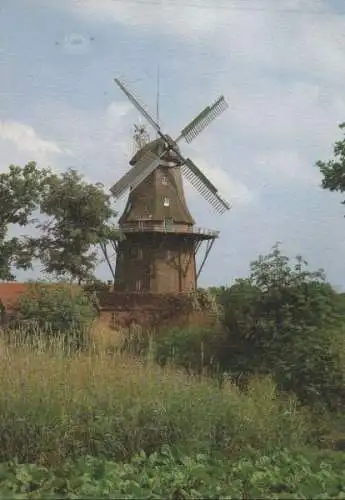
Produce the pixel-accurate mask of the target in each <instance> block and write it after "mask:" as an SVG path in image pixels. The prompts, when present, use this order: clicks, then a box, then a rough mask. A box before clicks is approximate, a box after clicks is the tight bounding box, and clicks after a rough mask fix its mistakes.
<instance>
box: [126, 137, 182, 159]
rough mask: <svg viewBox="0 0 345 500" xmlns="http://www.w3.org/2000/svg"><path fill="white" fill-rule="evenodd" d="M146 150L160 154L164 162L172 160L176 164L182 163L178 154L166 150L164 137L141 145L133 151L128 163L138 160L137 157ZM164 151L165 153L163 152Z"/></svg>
mask: <svg viewBox="0 0 345 500" xmlns="http://www.w3.org/2000/svg"><path fill="white" fill-rule="evenodd" d="M147 151H151V152H152V153H154V154H156V155H157V156H160V157H161V159H162V161H164V162H174V163H176V164H177V165H182V161H181V160H180V158H179V157H178V155H177V154H176V153H175V151H172V150H168V149H167V147H166V142H165V141H164V139H161V138H158V139H155V140H153V141H151V142H148V143H147V144H145V146H143V147H142V148H141V149H139V151H137V152H136V153H135V155H134V156H133V158H132V159H131V160H130V162H129V164H130V165H135V164H136V162H137V161H138V160H139V158H140V157H141V156H142V155H143V154H145V153H146V152H147ZM164 151H165V153H164Z"/></svg>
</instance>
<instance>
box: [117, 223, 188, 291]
mask: <svg viewBox="0 0 345 500" xmlns="http://www.w3.org/2000/svg"><path fill="white" fill-rule="evenodd" d="M115 288H116V289H117V290H118V291H126V292H151V293H183V292H189V291H191V290H195V288H196V264H195V239H194V238H193V237H190V236H183V235H176V234H165V233H154V232H152V233H141V234H140V233H129V234H128V235H127V239H126V240H124V241H122V242H119V245H118V253H117V262H116V271H115Z"/></svg>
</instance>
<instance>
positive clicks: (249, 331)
mask: <svg viewBox="0 0 345 500" xmlns="http://www.w3.org/2000/svg"><path fill="white" fill-rule="evenodd" d="M306 265H307V263H306V262H305V261H304V260H303V259H302V258H301V257H297V258H296V263H295V265H294V266H293V265H291V263H290V261H289V259H288V258H287V257H285V256H283V255H282V254H281V253H280V250H279V247H278V245H276V246H275V247H274V249H273V252H272V253H271V254H269V255H267V256H265V257H259V259H258V260H257V261H256V262H253V263H252V264H251V274H250V276H249V278H247V279H245V280H239V281H237V282H236V283H235V284H234V285H233V286H232V287H230V288H229V289H227V290H226V291H224V290H223V291H222V293H221V295H220V296H221V300H222V304H223V307H224V315H223V325H224V327H225V329H226V332H227V345H226V346H225V348H224V350H223V356H222V359H221V363H222V364H223V365H225V366H227V368H228V369H229V370H230V371H231V372H232V373H233V374H234V375H236V376H237V377H239V376H240V375H243V374H244V375H248V374H254V373H259V374H268V373H270V374H272V375H273V377H274V379H275V381H276V383H277V384H278V387H279V388H280V389H281V390H284V391H293V392H295V393H296V394H297V395H298V396H299V398H300V399H301V400H302V401H305V402H308V403H311V404H319V403H320V402H322V403H323V404H325V405H326V406H327V407H329V408H331V409H334V408H335V407H339V404H340V405H341V404H343V403H344V402H345V398H344V388H345V378H344V365H343V361H342V359H341V356H340V353H339V351H338V350H337V349H336V348H334V345H335V344H338V345H340V344H339V343H340V342H341V338H343V327H344V324H345V322H344V300H343V298H340V297H339V296H338V294H337V293H336V292H335V291H334V290H333V289H332V287H331V286H330V285H329V284H328V283H326V282H325V278H324V275H323V273H322V272H321V271H317V272H310V271H308V270H307V268H306Z"/></svg>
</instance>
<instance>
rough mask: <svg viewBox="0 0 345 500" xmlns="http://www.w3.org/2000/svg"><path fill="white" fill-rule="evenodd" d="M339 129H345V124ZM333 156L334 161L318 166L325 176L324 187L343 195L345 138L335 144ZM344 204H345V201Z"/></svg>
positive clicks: (317, 163)
mask: <svg viewBox="0 0 345 500" xmlns="http://www.w3.org/2000/svg"><path fill="white" fill-rule="evenodd" d="M339 128H340V130H342V129H345V123H341V124H340V125H339ZM333 154H334V159H331V160H328V161H326V162H323V161H318V162H316V166H317V167H318V168H319V169H320V172H321V174H322V175H323V179H322V187H323V188H324V189H329V190H330V191H340V192H341V193H343V192H344V191H345V138H344V139H343V140H341V141H337V142H336V143H335V145H334V147H333ZM342 203H343V204H345V201H343V202H342Z"/></svg>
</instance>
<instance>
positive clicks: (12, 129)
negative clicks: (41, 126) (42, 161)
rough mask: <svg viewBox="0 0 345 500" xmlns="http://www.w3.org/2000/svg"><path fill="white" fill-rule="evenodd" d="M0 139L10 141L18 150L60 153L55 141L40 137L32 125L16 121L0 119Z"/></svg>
mask: <svg viewBox="0 0 345 500" xmlns="http://www.w3.org/2000/svg"><path fill="white" fill-rule="evenodd" d="M0 140H2V141H9V142H11V143H12V144H13V145H14V146H15V147H16V148H17V149H18V150H19V151H27V152H30V153H32V152H34V153H36V152H38V153H42V152H43V153H62V150H61V148H60V147H59V146H58V144H57V143H56V142H54V141H48V140H45V139H42V138H41V137H39V135H38V134H37V133H36V131H35V130H34V128H33V127H31V126H30V125H26V124H24V123H19V122H16V121H0Z"/></svg>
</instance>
